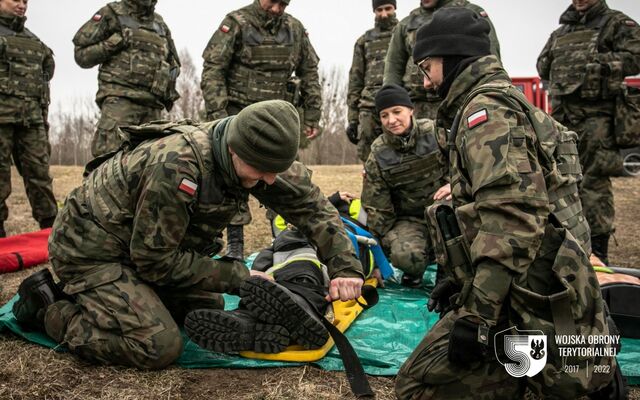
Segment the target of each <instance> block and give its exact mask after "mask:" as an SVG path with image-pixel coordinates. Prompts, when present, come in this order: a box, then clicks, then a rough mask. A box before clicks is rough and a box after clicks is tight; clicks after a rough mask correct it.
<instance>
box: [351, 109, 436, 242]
mask: <svg viewBox="0 0 640 400" xmlns="http://www.w3.org/2000/svg"><path fill="white" fill-rule="evenodd" d="M383 132H384V133H383V134H382V135H380V136H378V138H377V139H376V140H375V141H374V142H373V144H372V145H371V154H370V155H369V158H368V159H367V162H366V163H365V171H366V174H365V179H364V184H363V188H362V206H363V207H364V209H365V211H366V212H367V226H368V227H369V229H370V230H371V231H372V232H373V233H374V234H375V235H377V236H378V237H382V236H384V235H385V234H386V233H387V232H388V231H389V230H390V229H391V228H393V225H394V224H395V222H396V221H397V220H409V221H413V222H418V223H423V224H426V220H425V217H424V210H425V207H427V206H429V205H430V204H432V203H433V194H434V193H435V192H436V191H437V190H438V189H439V188H440V187H441V186H442V185H444V184H445V183H446V176H447V161H446V157H445V156H444V154H443V153H442V151H441V147H444V145H445V144H444V143H439V138H441V137H443V135H436V128H435V125H434V122H433V121H432V120H430V119H420V120H415V119H414V120H413V121H412V128H411V132H410V133H409V136H408V137H400V136H397V135H393V134H392V133H390V132H388V131H387V130H385V129H383Z"/></svg>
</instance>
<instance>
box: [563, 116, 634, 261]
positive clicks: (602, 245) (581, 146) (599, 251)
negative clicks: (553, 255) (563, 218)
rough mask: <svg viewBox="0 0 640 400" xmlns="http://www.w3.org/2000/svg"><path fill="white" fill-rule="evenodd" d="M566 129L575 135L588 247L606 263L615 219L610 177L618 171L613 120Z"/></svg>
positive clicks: (588, 121)
mask: <svg viewBox="0 0 640 400" xmlns="http://www.w3.org/2000/svg"><path fill="white" fill-rule="evenodd" d="M570 128H571V129H574V130H575V131H576V132H577V133H578V135H579V141H578V153H579V155H580V164H581V165H582V173H583V179H582V182H581V184H580V200H581V201H582V208H583V210H584V211H583V212H584V214H585V217H586V218H587V222H589V226H590V228H591V246H592V249H593V253H594V254H596V255H597V256H598V257H600V258H601V259H602V260H603V261H605V262H606V261H607V260H606V259H607V258H608V243H609V237H610V235H611V234H612V233H613V231H614V227H613V222H614V218H615V208H614V203H613V186H612V183H611V176H613V175H615V174H617V173H619V172H620V171H621V169H622V157H621V156H620V152H619V151H618V149H617V148H616V147H615V142H614V138H613V134H612V132H613V131H612V129H613V120H612V118H611V117H610V116H595V117H588V118H585V119H584V120H582V121H581V122H580V123H579V124H576V125H574V126H570Z"/></svg>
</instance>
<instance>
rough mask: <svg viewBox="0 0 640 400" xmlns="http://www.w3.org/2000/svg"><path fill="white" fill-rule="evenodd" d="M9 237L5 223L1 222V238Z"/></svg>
mask: <svg viewBox="0 0 640 400" xmlns="http://www.w3.org/2000/svg"><path fill="white" fill-rule="evenodd" d="M3 237H7V231H5V230H4V221H2V222H0V238H3Z"/></svg>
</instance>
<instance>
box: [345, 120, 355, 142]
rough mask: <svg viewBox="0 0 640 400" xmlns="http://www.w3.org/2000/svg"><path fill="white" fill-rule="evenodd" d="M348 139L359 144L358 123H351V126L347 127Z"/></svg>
mask: <svg viewBox="0 0 640 400" xmlns="http://www.w3.org/2000/svg"><path fill="white" fill-rule="evenodd" d="M347 137H348V138H349V141H350V142H351V143H353V144H358V123H357V122H349V126H347Z"/></svg>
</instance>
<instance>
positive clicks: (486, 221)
mask: <svg viewBox="0 0 640 400" xmlns="http://www.w3.org/2000/svg"><path fill="white" fill-rule="evenodd" d="M289 3H290V1H289V0H279V1H278V0H254V1H253V3H252V4H250V5H247V6H246V7H243V8H241V9H239V10H236V11H233V12H231V13H229V14H228V15H227V16H225V17H224V19H223V20H222V22H221V24H220V26H219V27H218V28H217V30H216V31H215V33H214V34H213V36H212V37H211V40H210V41H209V44H208V45H207V48H206V49H205V50H204V53H203V58H204V70H203V75H202V90H203V95H204V98H205V107H206V115H207V121H208V122H204V123H197V124H196V123H192V122H185V121H183V122H169V121H160V122H151V121H154V120H157V119H159V116H160V113H161V111H162V110H163V109H166V110H169V109H171V107H172V105H173V102H174V101H175V100H176V99H177V98H178V96H179V94H178V93H177V92H176V90H175V83H176V79H177V77H178V75H179V73H180V60H179V58H178V55H177V52H176V49H175V45H174V43H173V40H172V38H171V31H170V29H169V27H168V26H167V25H166V24H165V23H164V21H163V20H162V17H161V16H160V15H158V14H157V13H155V11H154V10H155V5H156V0H121V1H116V2H112V3H109V4H107V5H106V6H104V7H103V8H101V9H100V10H98V11H97V12H96V13H95V14H94V15H93V16H92V17H91V18H90V20H89V21H87V22H86V23H85V24H84V25H83V26H82V27H81V28H80V30H79V31H78V33H77V34H76V36H75V37H74V38H73V43H74V46H75V59H76V62H77V63H78V65H80V66H81V67H84V68H91V67H93V66H96V65H98V66H99V74H98V81H99V89H98V93H97V95H96V102H97V104H98V106H99V107H100V110H101V116H100V120H99V121H98V124H97V127H96V132H95V135H94V139H93V142H92V152H93V155H94V156H95V157H96V158H95V159H94V160H93V161H91V162H90V163H89V164H88V165H87V166H86V168H85V175H84V181H83V184H82V185H81V186H80V187H78V188H76V189H74V190H73V191H72V192H71V193H70V194H69V195H68V196H67V199H66V200H65V204H64V206H63V208H62V209H61V210H60V211H59V212H58V210H57V207H56V203H55V200H54V198H53V194H52V192H51V178H50V176H49V172H48V164H49V151H50V149H49V144H48V138H47V129H48V122H47V111H48V105H49V81H50V80H51V78H52V76H53V71H54V62H53V54H52V52H51V50H50V49H49V48H48V47H47V46H46V45H45V44H44V43H42V42H41V41H40V40H39V39H38V38H37V37H36V36H35V35H34V34H33V33H31V32H30V31H29V30H28V29H26V28H25V27H24V22H25V13H26V10H27V0H0V52H1V54H2V57H3V60H4V61H3V63H2V67H0V172H1V176H2V179H1V180H2V182H1V183H0V196H1V198H2V199H1V200H2V204H0V236H5V234H6V233H5V231H4V221H5V220H6V219H7V217H8V210H7V207H6V203H5V201H6V199H7V197H8V196H9V193H10V187H9V185H8V182H10V171H11V169H10V164H11V158H13V161H14V163H15V164H16V167H18V171H19V173H20V174H22V176H23V178H24V182H25V186H26V189H27V194H28V197H29V201H30V203H31V207H32V209H33V217H34V218H35V219H36V220H37V221H38V222H39V223H40V226H41V227H43V228H44V227H50V226H52V225H53V230H52V234H51V237H50V240H49V251H50V257H51V263H52V267H53V270H54V272H55V274H56V275H57V277H58V279H59V280H60V281H59V282H58V283H55V282H54V280H53V277H52V275H51V274H50V273H49V271H48V270H43V271H40V272H38V273H36V274H34V275H32V276H31V277H29V278H27V279H26V280H25V281H24V282H23V283H22V284H21V286H20V288H19V294H20V299H19V301H18V302H16V304H15V306H14V314H15V315H16V318H17V319H18V321H19V322H20V323H21V324H22V325H23V326H25V327H27V328H31V329H36V330H40V331H44V332H46V333H47V334H48V335H49V336H50V337H51V338H53V339H54V340H55V341H57V342H58V343H65V344H66V345H67V346H68V348H69V349H70V351H71V352H72V353H74V354H76V355H78V356H79V357H82V358H83V359H86V360H90V361H93V362H96V363H100V364H120V365H128V366H134V367H138V368H148V369H156V368H163V367H165V366H167V365H169V364H171V363H172V362H174V361H175V360H176V359H177V357H178V356H179V355H180V353H181V351H182V346H183V343H182V339H181V335H180V331H179V327H180V326H181V325H182V324H183V321H185V318H186V322H185V325H186V328H187V333H188V334H189V335H190V337H192V338H193V339H194V341H196V342H197V343H198V344H200V345H201V346H203V347H205V348H209V349H212V350H215V351H222V352H235V351H242V350H255V351H263V352H264V351H268V352H278V351H281V350H282V349H283V348H284V347H285V346H286V345H288V344H290V343H297V344H301V345H303V346H305V347H306V348H315V347H318V346H320V345H321V344H322V342H323V341H324V340H326V338H327V332H326V331H325V330H324V327H322V325H320V324H319V323H318V319H317V318H318V317H317V313H318V312H320V313H322V311H321V310H323V309H324V308H325V307H326V304H328V303H327V301H329V300H336V299H341V300H349V299H354V298H357V297H359V296H360V294H361V286H362V284H363V278H364V273H363V268H362V265H361V264H360V262H359V261H358V259H357V258H356V254H355V251H354V249H353V247H352V245H351V244H350V243H351V242H350V241H349V239H348V237H347V235H346V233H345V231H344V227H343V225H342V223H341V221H340V219H339V218H338V213H337V211H336V209H335V208H334V207H333V206H332V205H331V204H330V203H329V201H328V200H327V198H326V197H325V196H324V195H322V193H321V192H320V190H319V188H318V187H317V186H315V185H314V184H313V182H312V181H311V173H310V171H309V170H308V169H307V168H306V167H305V166H304V165H302V164H300V163H298V162H296V161H295V158H296V155H297V151H298V148H299V146H300V143H303V142H306V141H308V140H311V139H315V138H316V137H317V135H318V132H319V131H318V121H319V119H320V104H321V99H320V84H319V78H318V70H317V68H318V57H317V55H316V53H315V50H314V49H313V46H312V45H311V42H310V40H309V37H308V35H307V33H306V30H305V28H304V26H303V25H302V24H301V23H300V21H298V20H297V19H295V18H294V17H292V16H291V15H289V14H287V13H285V9H286V7H287V6H288V5H289ZM372 7H373V12H374V15H375V26H374V27H373V28H372V29H370V30H367V31H366V32H365V33H364V34H363V35H362V36H361V37H360V38H358V40H357V41H356V43H355V46H354V53H353V61H352V65H351V70H350V72H349V93H348V99H347V100H348V104H347V106H348V127H347V130H346V132H347V135H348V136H349V139H350V140H351V141H352V142H353V143H354V144H357V146H358V156H359V157H360V159H361V161H362V162H363V163H364V167H365V180H364V187H363V193H362V204H363V208H364V210H365V211H366V213H367V217H368V228H369V229H370V230H371V232H373V233H374V234H375V235H376V236H377V237H378V238H379V239H380V240H381V243H382V245H383V247H384V249H385V252H386V254H387V256H388V257H389V258H390V259H391V261H392V262H393V264H394V265H395V266H396V267H398V268H400V269H401V270H402V271H404V277H403V279H402V283H403V284H404V285H406V286H420V285H421V279H422V275H423V273H424V269H425V267H426V265H427V264H428V263H430V262H433V261H436V262H437V264H438V279H437V283H436V287H435V288H434V289H433V291H432V294H431V298H430V300H429V303H428V307H429V309H430V310H435V311H437V312H439V313H440V315H441V319H440V320H439V322H438V323H436V325H435V326H434V327H433V328H432V329H431V330H430V331H429V332H428V333H427V334H426V336H425V337H424V338H423V340H422V342H421V343H420V344H419V345H418V347H417V348H416V349H415V351H414V352H413V353H412V355H411V356H410V357H409V359H408V360H406V362H405V363H404V365H403V366H402V368H401V370H400V371H399V373H398V376H397V378H396V395H397V396H398V398H400V399H418V398H420V399H422V398H442V399H444V398H455V399H460V398H522V397H523V396H524V393H525V390H526V389H529V390H531V391H532V392H534V393H535V394H537V395H540V396H544V397H549V398H577V397H579V396H582V395H586V394H590V393H596V392H600V393H603V392H606V391H611V390H620V388H616V387H615V381H614V380H612V379H613V375H614V373H618V374H619V370H618V368H617V365H616V360H615V358H614V357H612V354H604V353H602V352H599V351H596V350H598V348H597V346H598V345H600V343H589V342H587V343H583V344H584V345H585V346H586V347H585V349H586V350H585V351H584V352H583V353H580V354H573V353H571V352H569V353H567V352H564V353H562V352H563V351H564V350H562V344H561V343H560V344H559V345H558V344H553V343H550V344H549V348H548V357H547V364H546V365H545V367H544V369H543V371H542V372H541V373H540V374H538V375H536V376H534V377H531V378H526V377H524V378H514V377H513V376H510V375H509V374H507V372H506V371H505V369H504V368H503V367H502V366H501V365H500V363H499V362H498V360H497V359H496V354H495V353H494V351H493V348H492V347H491V345H490V344H489V340H487V338H486V337H487V335H486V334H485V335H481V334H480V333H481V332H486V333H489V336H491V333H496V332H499V331H501V330H504V329H507V328H509V327H512V326H515V327H517V328H518V329H519V330H540V331H543V332H544V333H545V334H546V335H547V337H549V338H552V337H555V336H557V337H573V336H576V334H578V336H580V337H611V335H613V332H615V330H614V329H615V327H614V326H612V325H611V322H610V319H607V315H606V310H605V307H604V304H603V300H602V296H601V293H600V290H599V286H598V283H597V280H596V279H595V273H594V271H593V268H592V267H591V264H590V262H589V256H590V254H591V252H593V253H594V254H595V255H596V256H597V257H599V258H600V259H601V260H602V261H603V262H604V263H607V262H608V241H609V238H610V236H611V234H612V233H613V231H614V227H613V217H614V215H613V210H614V208H613V194H612V188H611V180H610V176H611V175H612V173H613V171H614V170H615V168H616V165H615V164H616V163H618V162H619V160H618V159H617V157H618V155H617V154H618V153H617V149H616V143H615V141H616V139H615V136H614V120H615V115H614V103H615V99H616V97H617V96H619V95H620V94H621V93H622V88H623V87H622V83H623V79H624V77H625V76H629V75H634V74H637V73H639V72H640V29H638V26H637V24H636V22H635V21H633V20H632V19H630V18H629V17H628V16H626V15H625V14H623V13H621V12H619V11H615V10H611V9H609V8H608V6H607V4H606V1H605V0H572V4H571V5H570V6H569V7H568V9H567V10H566V11H565V12H564V13H563V14H562V16H561V17H560V24H561V27H560V28H558V29H557V30H556V31H554V32H553V33H552V34H551V36H550V38H549V41H548V42H547V44H546V46H545V47H544V49H543V50H542V52H541V54H540V56H539V58H538V63H537V68H538V71H539V73H540V75H541V77H542V78H543V80H545V84H546V85H547V87H548V88H549V91H550V94H551V99H552V106H553V118H551V117H550V116H548V115H546V114H545V113H543V112H542V111H540V110H538V109H535V108H534V107H532V106H531V105H529V103H527V101H526V99H525V98H524V97H523V96H522V94H521V93H520V92H519V91H518V90H517V89H516V88H515V87H514V86H513V85H512V84H511V80H510V79H509V75H508V73H507V71H505V69H504V68H503V66H502V63H501V61H500V51H499V49H500V46H499V43H498V39H497V34H496V31H495V29H494V27H493V25H492V24H491V22H490V20H489V17H488V14H487V13H486V12H485V11H484V10H483V9H482V8H481V7H478V6H476V5H474V4H472V3H469V2H468V1H466V0H421V2H420V5H419V7H417V8H416V9H415V10H413V11H411V13H410V14H409V16H408V17H406V18H404V19H403V20H401V21H399V22H398V20H397V18H396V16H395V11H396V2H395V1H394V0H373V1H372ZM249 194H251V195H253V196H255V197H256V198H257V199H258V200H260V202H262V203H263V204H265V205H266V206H268V207H269V208H270V209H272V210H273V211H275V212H276V213H279V214H281V215H282V216H283V217H284V218H285V219H286V220H287V221H288V222H290V223H292V224H293V225H295V227H296V228H297V230H293V231H289V230H285V231H284V232H283V233H281V234H280V235H283V236H278V239H277V240H276V241H274V243H273V245H272V247H271V248H270V249H266V253H261V254H263V256H262V258H261V259H260V260H261V262H258V264H260V265H262V266H261V267H257V268H254V269H252V270H251V271H249V270H247V269H246V268H245V266H244V264H243V263H242V262H241V259H242V257H243V254H242V246H241V245H242V240H243V238H242V225H244V224H246V223H248V221H249V219H250V215H248V214H247V212H246V209H247V208H246V202H247V199H248V195H249ZM56 215H57V217H56ZM54 220H55V221H54ZM228 226H229V227H228ZM225 228H227V231H228V238H229V239H230V241H231V242H234V241H235V242H236V244H237V245H238V246H239V247H235V250H233V249H232V251H231V252H230V253H229V254H228V255H227V256H224V257H222V258H218V259H213V258H211V256H213V255H215V254H217V253H218V252H219V251H220V249H221V235H222V232H223V230H224V229H225ZM305 252H306V253H305ZM300 254H306V255H304V256H300ZM294 255H298V256H299V257H298V258H295V257H293V256H294ZM292 257H293V258H292ZM300 257H302V258H300ZM274 271H280V272H274ZM311 287H313V290H311V289H310V288H311ZM221 293H231V294H239V295H240V296H241V297H242V299H243V307H241V309H239V310H236V311H233V312H225V311H221V309H222V307H223V305H224V300H223V298H222V296H221ZM562 294H566V295H562ZM569 294H571V295H569ZM276 302H279V303H282V304H284V305H285V306H284V308H283V309H282V310H280V311H274V310H275V308H273V307H271V306H272V305H273V304H275V303H276ZM319 310H320V311H319ZM228 332H232V334H229V333H228ZM550 342H551V341H550ZM559 346H560V348H559ZM561 353H562V354H561ZM563 354H564V355H565V356H568V357H569V358H571V357H573V356H576V355H578V356H580V357H579V358H575V357H574V359H572V360H571V361H570V363H571V364H572V365H574V364H575V365H579V366H580V368H587V369H588V368H594V365H598V366H601V367H602V366H606V367H607V369H606V370H607V373H599V374H596V375H593V374H587V376H591V377H590V379H586V378H585V374H584V373H583V374H577V373H573V372H571V371H566V369H565V370H564V371H563V369H562V366H563V362H564V361H563V359H562V355H563ZM574 372H576V371H574ZM607 393H609V392H607Z"/></svg>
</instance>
